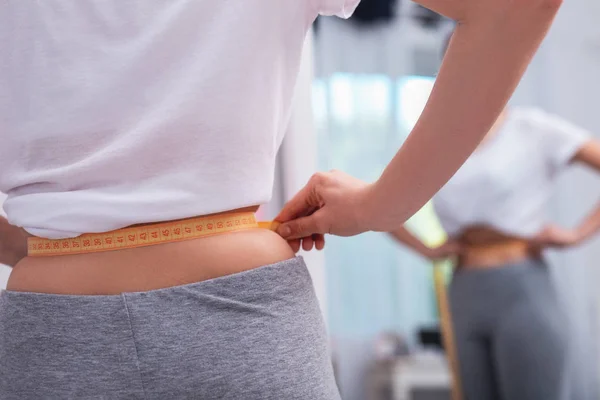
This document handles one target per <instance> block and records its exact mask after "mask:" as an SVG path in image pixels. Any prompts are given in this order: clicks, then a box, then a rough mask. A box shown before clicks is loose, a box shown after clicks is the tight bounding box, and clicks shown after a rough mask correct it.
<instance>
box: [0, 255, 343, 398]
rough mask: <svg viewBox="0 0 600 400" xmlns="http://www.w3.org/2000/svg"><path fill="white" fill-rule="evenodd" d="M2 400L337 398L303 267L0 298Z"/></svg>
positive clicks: (297, 263)
mask: <svg viewBox="0 0 600 400" xmlns="http://www.w3.org/2000/svg"><path fill="white" fill-rule="evenodd" d="M0 399H2V400H13V399H15V400H16V399H19V400H28V399H36V400H37V399H49V400H52V399H61V400H62V399H78V400H79V399H110V400H113V399H160V400H163V399H169V400H171V399H174V400H177V399H203V400H204V399H206V400H209V399H231V400H232V399H236V400H237V399H239V400H265V399H272V400H288V399H299V400H339V393H338V390H337V387H336V384H335V380H334V376H333V368H332V364H331V357H330V352H329V349H328V343H327V335H326V332H325V326H324V324H323V321H322V317H321V312H320V310H319V306H318V304H317V299H316V296H315V293H314V291H313V286H312V282H311V278H310V276H309V273H308V270H307V269H306V266H305V265H304V262H303V261H302V259H301V258H296V259H292V260H289V261H284V262H281V263H278V264H274V265H269V266H265V267H261V268H257V269H254V270H250V271H245V272H242V273H239V274H235V275H230V276H225V277H222V278H217V279H212V280H208V281H204V282H200V283H195V284H191V285H185V286H178V287H172V288H167V289H160V290H153V291H150V292H140V293H124V294H122V295H118V296H62V295H47V294H33V293H16V292H3V293H1V294H0Z"/></svg>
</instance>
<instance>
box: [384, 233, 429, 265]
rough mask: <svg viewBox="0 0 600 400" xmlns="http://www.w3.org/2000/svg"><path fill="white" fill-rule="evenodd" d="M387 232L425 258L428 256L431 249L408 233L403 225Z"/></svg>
mask: <svg viewBox="0 0 600 400" xmlns="http://www.w3.org/2000/svg"><path fill="white" fill-rule="evenodd" d="M389 234H390V236H392V237H393V238H394V239H395V240H396V241H398V242H400V243H402V244H403V245H405V246H407V247H409V248H411V249H412V250H413V251H415V252H417V253H419V254H420V255H421V256H423V257H425V258H429V257H430V252H431V249H430V248H429V247H427V246H426V245H425V244H424V243H423V242H422V241H420V240H419V239H418V238H417V237H416V236H414V235H413V234H412V233H410V231H409V230H408V229H406V228H405V227H404V226H403V227H401V228H400V229H396V230H394V231H391V232H389Z"/></svg>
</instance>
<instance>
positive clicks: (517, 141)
mask: <svg viewBox="0 0 600 400" xmlns="http://www.w3.org/2000/svg"><path fill="white" fill-rule="evenodd" d="M589 139H590V134H589V133H588V132H587V131H585V130H583V129H581V128H579V127H577V126H574V125H573V124H571V123H569V122H567V121H565V120H563V119H560V118H558V117H556V116H553V115H550V114H547V113H545V112H543V111H541V110H539V109H529V108H524V109H512V110H510V111H508V115H507V116H506V119H505V120H504V121H503V123H502V125H501V126H500V128H499V130H498V131H497V132H496V133H495V135H494V136H493V137H492V138H490V139H489V141H488V142H484V143H483V144H482V145H481V146H480V148H479V149H478V150H476V152H475V153H473V155H472V156H471V157H470V158H469V159H468V160H467V162H466V163H465V164H464V165H463V166H462V167H461V168H460V169H459V171H458V172H457V173H456V175H455V176H454V177H453V178H452V179H451V180H450V182H448V184H446V186H444V187H443V188H442V189H441V190H440V191H439V193H438V194H437V195H436V196H435V197H434V200H433V204H434V206H435V210H436V213H437V215H438V217H439V219H440V222H441V224H442V226H443V227H444V229H445V230H446V232H447V233H448V234H449V235H451V236H452V235H456V234H459V233H460V232H461V231H462V230H463V229H464V228H466V227H468V226H471V225H486V226H490V227H493V228H495V229H498V230H499V231H501V232H504V233H507V234H512V235H516V236H519V237H525V238H527V237H531V236H533V235H535V234H536V233H538V232H539V231H540V230H541V229H542V228H543V227H544V226H545V225H546V223H547V222H548V215H547V213H546V212H547V203H548V200H549V199H550V197H551V195H552V190H553V186H554V182H555V181H556V176H557V174H558V173H559V172H560V171H561V170H562V169H563V168H564V167H565V166H566V165H567V164H568V163H569V162H570V160H572V158H573V156H574V155H575V153H576V152H577V151H578V150H579V149H580V148H581V147H582V145H583V144H585V142H587V141H588V140H589Z"/></svg>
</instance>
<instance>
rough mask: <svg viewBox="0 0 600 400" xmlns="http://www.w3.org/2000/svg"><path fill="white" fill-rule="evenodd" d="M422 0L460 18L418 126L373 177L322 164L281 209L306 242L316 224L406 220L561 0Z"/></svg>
mask: <svg viewBox="0 0 600 400" xmlns="http://www.w3.org/2000/svg"><path fill="white" fill-rule="evenodd" d="M419 3H420V4H422V5H424V6H425V7H428V8H430V9H432V10H434V11H437V12H439V13H441V14H444V15H446V16H448V17H450V18H452V19H454V20H456V21H457V27H456V30H455V32H454V34H453V36H452V39H451V41H450V45H449V48H448V52H447V53H446V56H445V58H444V61H443V63H442V67H441V69H440V73H439V75H438V78H437V80H436V83H435V85H434V88H433V91H432V93H431V96H430V98H429V101H428V103H427V105H426V106H425V109H424V111H423V113H422V114H421V117H420V119H419V121H418V122H417V124H416V126H415V128H414V129H413V131H412V133H411V134H410V136H409V137H408V139H407V140H406V142H405V143H404V145H403V146H402V148H401V149H400V150H399V151H398V153H397V154H396V156H395V157H394V158H393V160H392V161H391V162H390V163H389V165H388V166H387V168H386V169H385V171H384V172H383V174H382V175H381V177H380V178H379V179H378V180H377V181H376V182H374V183H370V184H369V183H366V182H363V181H361V180H358V179H356V178H353V177H351V176H349V175H347V174H344V173H342V172H339V171H332V172H329V173H318V174H315V175H314V176H313V177H312V178H311V179H310V181H309V182H308V183H307V185H306V186H305V187H304V188H303V189H302V190H301V191H300V192H299V193H298V194H297V195H296V196H295V197H294V198H293V199H292V200H291V201H290V202H289V203H288V204H286V206H285V207H284V209H283V210H282V212H281V213H280V214H279V216H278V217H277V220H278V221H280V222H283V224H282V225H281V226H280V227H279V230H278V233H279V234H280V235H281V236H282V237H284V238H286V239H288V240H298V239H301V240H306V241H308V245H307V246H306V247H304V246H303V247H304V248H307V247H312V243H313V242H314V236H313V235H315V234H325V233H329V234H335V235H339V236H352V235H356V234H359V233H362V232H366V231H380V232H389V231H391V230H394V229H396V228H397V227H398V226H401V225H402V224H403V223H404V222H405V221H406V220H407V219H408V218H409V217H410V216H411V215H413V214H414V213H415V212H416V211H418V210H419V209H420V208H421V207H422V206H423V205H424V204H425V203H426V202H427V201H428V200H429V199H430V198H431V197H432V196H433V195H434V194H435V193H436V192H437V191H438V190H439V189H440V188H441V187H442V186H443V185H444V184H445V183H446V182H447V181H448V180H449V179H450V177H452V175H453V174H454V173H455V172H456V171H457V170H458V169H459V168H460V166H461V165H462V164H463V163H464V162H465V160H466V159H467V158H468V156H469V155H470V154H471V153H472V152H473V151H474V150H475V148H476V147H477V145H478V144H479V143H480V142H481V140H482V139H483V137H484V136H485V133H486V132H488V131H489V130H490V129H491V127H492V125H493V124H494V122H495V121H496V120H497V118H498V116H499V115H500V113H501V111H502V110H503V109H504V107H505V106H506V103H507V101H508V99H509V98H510V96H511V94H512V93H513V91H514V89H515V87H516V85H517V84H518V82H519V80H520V79H521V77H522V75H523V73H524V71H525V69H526V67H527V65H528V64H529V62H530V60H531V58H532V57H533V55H534V53H535V52H536V50H537V48H538V47H539V45H540V43H541V41H542V39H543V38H544V37H545V35H546V33H547V31H548V29H549V27H550V25H551V23H552V21H553V19H554V16H555V15H556V13H557V11H558V9H559V7H560V1H559V0H421V1H419ZM466 115H469V118H465V117H464V116H466ZM431 159H435V160H436V162H435V163H431V162H429V160H431ZM295 243H297V242H295Z"/></svg>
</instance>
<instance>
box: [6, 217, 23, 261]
mask: <svg viewBox="0 0 600 400" xmlns="http://www.w3.org/2000/svg"><path fill="white" fill-rule="evenodd" d="M26 255H27V234H26V233H25V232H24V231H23V230H22V229H20V228H17V227H16V226H13V225H10V224H9V223H8V221H7V220H6V218H3V217H0V264H4V265H8V266H9V267H14V266H15V265H16V264H17V263H18V262H19V261H20V260H21V259H22V258H23V257H25V256H26Z"/></svg>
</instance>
